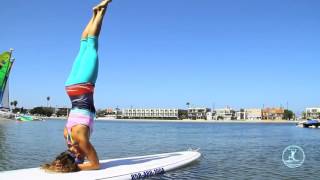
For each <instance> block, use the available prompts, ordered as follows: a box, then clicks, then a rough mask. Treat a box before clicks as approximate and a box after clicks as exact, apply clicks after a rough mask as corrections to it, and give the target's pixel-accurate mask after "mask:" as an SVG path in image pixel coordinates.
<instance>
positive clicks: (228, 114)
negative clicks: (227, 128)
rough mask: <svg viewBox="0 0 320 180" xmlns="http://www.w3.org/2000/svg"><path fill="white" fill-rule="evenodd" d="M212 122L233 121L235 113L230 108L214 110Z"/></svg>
mask: <svg viewBox="0 0 320 180" xmlns="http://www.w3.org/2000/svg"><path fill="white" fill-rule="evenodd" d="M213 119H214V120H235V119H236V111H235V110H233V109H232V108H230V107H226V108H222V109H215V114H214V116H213Z"/></svg>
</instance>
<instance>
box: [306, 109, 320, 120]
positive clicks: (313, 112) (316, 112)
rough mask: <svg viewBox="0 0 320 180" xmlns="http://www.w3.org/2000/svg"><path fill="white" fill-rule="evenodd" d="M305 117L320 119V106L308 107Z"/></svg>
mask: <svg viewBox="0 0 320 180" xmlns="http://www.w3.org/2000/svg"><path fill="white" fill-rule="evenodd" d="M305 118H306V119H319V118H320V108H318V107H312V108H306V111H305Z"/></svg>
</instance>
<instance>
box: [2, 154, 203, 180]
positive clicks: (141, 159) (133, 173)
mask: <svg viewBox="0 0 320 180" xmlns="http://www.w3.org/2000/svg"><path fill="white" fill-rule="evenodd" d="M200 156H201V154H200V153H199V152H197V151H182V152H173V153H165V154H155V155H148V156H137V157H129V158H120V159H108V160H102V161H100V164H101V169H100V170H93V171H79V172H74V173H48V172H45V171H44V170H42V169H40V168H31V169H21V170H13V171H3V172H0V179H1V180H2V179H3V180H21V179H28V180H29V179H32V180H72V179H76V180H111V179H112V180H125V179H132V180H135V179H143V178H147V177H151V176H155V175H160V174H164V173H165V172H167V171H170V170H174V169H177V168H179V167H182V166H184V165H187V164H189V163H191V162H193V161H195V160H197V159H199V157H200Z"/></svg>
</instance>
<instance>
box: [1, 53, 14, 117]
mask: <svg viewBox="0 0 320 180" xmlns="http://www.w3.org/2000/svg"><path fill="white" fill-rule="evenodd" d="M12 52H13V49H10V51H6V52H4V53H2V54H0V102H1V104H0V119H14V117H15V115H14V114H13V113H12V112H11V111H10V105H9V81H8V80H9V75H10V71H11V68H12V65H13V63H14V59H13V58H12Z"/></svg>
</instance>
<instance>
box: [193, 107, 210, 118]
mask: <svg viewBox="0 0 320 180" xmlns="http://www.w3.org/2000/svg"><path fill="white" fill-rule="evenodd" d="M208 112H210V109H209V108H189V109H188V118H189V119H207V113H208Z"/></svg>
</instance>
